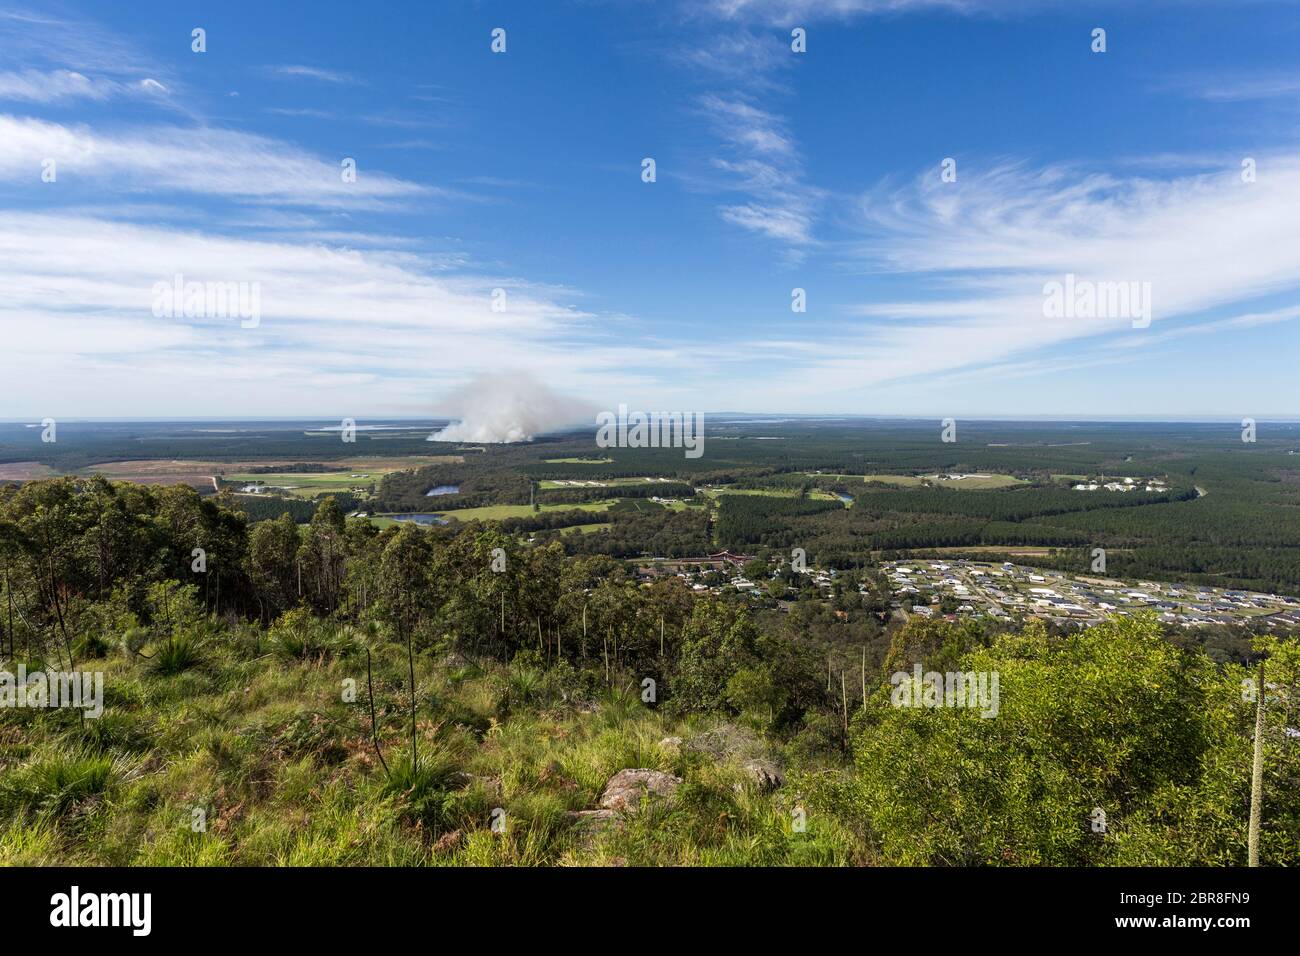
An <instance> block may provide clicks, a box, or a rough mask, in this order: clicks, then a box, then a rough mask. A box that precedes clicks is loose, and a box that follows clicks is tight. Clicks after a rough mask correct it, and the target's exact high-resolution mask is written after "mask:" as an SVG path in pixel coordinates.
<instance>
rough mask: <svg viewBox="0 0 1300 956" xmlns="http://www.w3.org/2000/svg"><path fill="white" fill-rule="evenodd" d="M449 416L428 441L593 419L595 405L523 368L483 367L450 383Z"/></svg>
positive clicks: (505, 438)
mask: <svg viewBox="0 0 1300 956" xmlns="http://www.w3.org/2000/svg"><path fill="white" fill-rule="evenodd" d="M442 406H443V409H444V410H445V411H446V412H447V414H448V415H450V416H451V417H452V418H457V419H459V421H456V422H453V423H452V424H450V425H448V426H447V427H446V428H444V429H442V430H441V431H437V432H434V433H433V434H432V435H430V436H429V439H428V440H429V441H459V442H477V443H492V444H500V443H503V442H517V441H532V439H533V438H534V437H535V436H537V435H542V434H545V433H546V432H552V431H557V430H558V429H561V428H565V427H567V426H570V425H577V424H579V423H582V422H584V421H585V422H588V423H590V422H591V421H593V420H594V415H595V408H594V407H592V406H590V405H589V404H588V403H586V402H583V401H580V400H578V399H576V398H571V397H570V396H568V395H561V394H560V393H559V392H557V391H555V390H554V389H553V388H551V387H550V386H549V385H545V384H543V383H542V382H540V381H538V380H537V379H536V378H534V377H533V376H532V375H530V374H528V373H527V372H491V373H484V374H481V375H479V376H477V377H476V378H474V379H473V380H472V381H470V382H468V383H467V384H465V385H462V386H460V387H458V388H455V389H452V390H451V391H450V392H448V393H447V395H446V396H444V398H443V400H442Z"/></svg>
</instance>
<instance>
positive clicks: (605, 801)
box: [600, 769, 682, 813]
mask: <svg viewBox="0 0 1300 956" xmlns="http://www.w3.org/2000/svg"><path fill="white" fill-rule="evenodd" d="M681 784H682V778H681V777H674V776H673V775H672V774H670V773H664V772H663V771H662V770H641V769H634V770H620V771H619V772H618V773H616V774H614V776H612V777H610V779H609V783H607V784H605V792H604V794H602V795H601V798H600V806H601V809H603V810H622V811H623V812H625V813H635V812H636V811H637V810H638V809H639V808H640V806H641V800H642V798H643V797H644V796H645V795H646V794H653V795H654V797H656V798H660V799H663V800H669V801H671V800H672V798H673V794H674V792H675V791H676V790H677V788H678V787H679V786H681Z"/></svg>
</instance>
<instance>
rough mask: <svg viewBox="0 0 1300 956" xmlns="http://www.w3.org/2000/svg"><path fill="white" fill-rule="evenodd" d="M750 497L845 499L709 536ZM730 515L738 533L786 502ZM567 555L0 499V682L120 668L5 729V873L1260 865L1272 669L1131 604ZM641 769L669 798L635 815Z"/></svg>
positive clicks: (85, 501) (1270, 814) (0, 844)
mask: <svg viewBox="0 0 1300 956" xmlns="http://www.w3.org/2000/svg"><path fill="white" fill-rule="evenodd" d="M972 493H973V492H972ZM741 497H746V498H749V499H750V500H754V501H759V502H762V503H763V504H764V505H767V504H768V503H770V502H773V501H777V502H784V503H783V504H781V505H779V506H778V508H779V509H793V511H787V512H786V513H787V514H791V513H794V512H798V511H800V510H801V509H805V508H811V506H812V505H813V504H819V505H820V504H827V505H830V506H833V507H837V508H838V507H839V506H838V504H837V503H834V502H815V501H813V500H800V499H797V498H791V499H783V498H775V497H766V496H728V497H725V498H724V505H723V510H722V511H721V515H726V513H727V510H728V509H729V508H730V507H731V501H730V499H731V498H741ZM1201 500H1205V499H1201ZM1188 504H1195V502H1188ZM1171 506H1172V505H1160V506H1152V507H1171ZM738 508H739V510H737V511H736V512H735V515H736V518H737V521H738V527H739V528H740V529H741V533H747V532H744V530H743V529H744V528H745V527H747V525H746V524H745V522H748V521H749V520H750V516H751V515H755V516H758V518H760V519H761V518H762V517H763V516H764V515H770V514H771V513H772V512H770V511H768V510H767V509H766V508H764V507H760V506H759V505H753V506H750V505H742V506H738ZM1120 510H1123V511H1126V512H1131V511H1135V510H1136V511H1142V510H1147V509H1142V508H1138V509H1133V508H1125V509H1120ZM856 511H857V506H856V505H855V507H854V508H853V509H848V510H844V509H840V510H838V511H830V510H821V509H820V508H819V509H816V510H815V511H814V513H811V514H796V515H795V516H796V518H797V519H798V520H820V519H823V518H825V517H827V516H829V515H839V516H843V515H847V514H852V513H854V512H856ZM721 515H720V517H719V521H721V520H722V519H721ZM652 517H654V516H653V515H648V514H641V513H639V512H637V513H628V515H627V520H629V521H642V520H646V521H649V520H651V519H652ZM659 517H661V518H663V519H665V520H667V521H669V522H677V521H682V522H694V523H695V525H698V524H700V523H701V522H703V523H707V521H708V520H709V512H707V511H706V510H705V509H702V508H701V509H688V510H686V511H679V512H669V511H665V512H664V513H663V514H662V515H660V516H659ZM615 527H616V528H617V527H618V524H617V523H616V524H615ZM682 533H683V534H688V532H687V531H686V530H685V529H683V532H682ZM596 537H598V535H594V534H593V535H583V536H580V537H579V536H577V535H574V536H572V540H581V541H587V540H590V539H594V538H596ZM570 540H571V538H570V537H565V538H564V539H562V541H560V540H556V541H538V542H536V543H535V544H534V545H533V546H531V547H528V546H526V545H524V544H522V543H521V542H520V540H519V539H518V537H516V536H514V535H511V534H508V533H506V532H505V531H504V529H502V528H493V527H485V526H481V525H476V524H470V525H466V526H464V527H458V528H430V529H422V528H417V527H414V526H411V525H409V524H408V525H405V526H402V527H400V528H386V529H384V530H382V531H381V530H378V529H377V528H376V527H375V526H374V525H373V524H371V523H370V522H368V521H364V520H359V519H352V520H348V519H346V518H345V517H344V514H343V511H342V509H340V508H339V507H338V505H337V503H336V502H335V501H333V500H332V499H329V498H326V499H324V500H323V501H321V502H319V503H317V505H316V510H315V512H314V513H313V515H312V516H311V518H310V520H309V521H307V522H306V523H303V524H301V525H300V524H299V523H298V522H296V521H295V520H294V519H293V518H292V517H290V516H287V515H286V516H282V517H278V518H268V519H265V520H261V521H257V522H252V523H250V521H249V519H248V517H247V516H246V515H245V513H244V512H243V511H241V510H238V509H237V508H236V507H235V506H234V501H233V500H232V499H231V498H229V497H228V496H225V495H209V496H206V497H201V496H200V495H198V494H197V493H196V492H195V491H194V490H193V489H190V488H188V487H185V486H175V487H147V486H141V485H134V484H129V483H112V482H109V481H106V480H104V479H102V478H90V479H79V478H64V479H57V480H48V481H31V482H27V483H25V484H23V485H22V486H21V487H19V486H15V485H6V486H2V487H0V582H3V584H2V587H3V593H2V594H0V623H2V624H3V631H2V632H0V656H3V659H4V660H5V661H6V664H5V669H7V670H9V671H11V672H12V671H14V670H16V669H17V668H18V667H19V666H21V667H23V668H25V669H26V670H27V672H28V673H32V672H35V671H36V670H39V669H40V668H42V667H48V668H50V669H53V670H56V671H64V670H70V669H76V670H80V671H86V672H92V671H93V672H100V673H102V674H103V681H104V682H103V691H104V701H103V702H104V710H103V714H102V716H99V717H98V718H87V717H84V716H83V715H82V714H80V713H79V712H78V711H76V710H71V709H67V708H58V709H41V708H32V707H26V708H23V707H4V708H0V863H11V864H12V863H19V864H23V863H121V864H146V863H154V864H158V863H163V864H173V863H185V864H231V863H234V864H241V863H242V864H258V865H293V864H315V863H335V864H341V863H369V864H393V863H397V864H575V863H577V864H589V863H598V864H609V863H627V864H633V865H636V864H828V865H835V864H862V865H887V864H932V865H954V864H1003V865H1032V864H1048V865H1069V864H1079V865H1094V864H1097V865H1106V864H1157V865H1163V864H1175V863H1177V864H1241V863H1244V862H1245V858H1246V821H1247V817H1248V807H1249V792H1250V763H1251V752H1252V732H1253V727H1254V720H1255V710H1256V708H1255V705H1254V704H1253V703H1252V702H1251V700H1252V698H1251V696H1250V695H1249V694H1248V693H1247V692H1246V691H1247V688H1248V687H1249V686H1251V685H1250V684H1249V681H1250V680H1252V679H1253V677H1254V675H1255V673H1256V672H1255V670H1254V669H1253V667H1246V666H1242V665H1238V664H1235V663H1220V662H1216V661H1215V660H1213V659H1211V658H1210V657H1209V656H1207V655H1206V654H1205V653H1203V652H1202V651H1201V650H1200V649H1198V648H1197V647H1195V646H1183V645H1179V644H1175V643H1171V642H1170V641H1169V640H1167V639H1166V638H1165V637H1164V636H1163V635H1162V633H1161V629H1160V627H1159V626H1158V625H1157V624H1156V623H1155V621H1154V620H1151V619H1148V618H1144V617H1140V616H1139V617H1133V618H1128V619H1123V620H1116V621H1113V622H1110V623H1107V624H1104V625H1099V626H1094V627H1091V628H1089V629H1087V630H1083V631H1075V632H1071V633H1069V634H1053V633H1049V632H1048V631H1046V630H1044V629H1043V628H1042V627H1041V626H1040V625H1037V624H1034V625H1030V626H1027V627H1025V628H1023V629H1016V628H1013V627H1010V626H1008V625H1003V626H1001V627H997V626H994V625H993V624H991V623H988V622H983V623H980V622H973V621H968V622H965V623H961V624H948V623H944V622H927V621H920V620H914V621H912V622H910V623H908V624H907V625H906V626H899V625H898V624H897V623H890V624H883V623H882V622H881V621H880V620H879V618H878V616H877V615H876V614H875V613H873V608H872V607H869V606H865V605H864V602H862V601H861V600H860V599H858V598H857V597H856V596H855V597H854V598H853V601H849V599H848V597H847V596H845V597H843V598H842V599H841V597H838V596H837V597H836V599H835V601H834V602H832V606H830V607H828V606H825V605H823V604H809V605H808V606H807V607H804V606H802V605H801V606H799V607H798V608H796V610H794V611H792V612H790V613H789V614H782V613H778V612H774V611H763V612H756V611H754V610H751V609H750V608H749V607H748V606H747V605H745V604H744V603H743V602H739V601H737V600H733V599H730V598H727V597H725V596H710V595H707V594H704V595H697V594H695V593H693V592H691V591H690V590H689V589H688V588H687V587H686V586H684V585H683V584H682V583H681V582H680V581H678V580H676V579H671V578H669V579H662V580H658V581H656V582H654V583H653V584H648V583H640V582H638V581H637V580H636V578H635V577H633V576H632V574H631V573H630V569H629V568H628V567H627V566H625V565H624V564H622V563H621V562H618V561H616V560H614V559H612V558H610V557H609V556H607V555H603V554H593V555H575V554H569V553H566V549H565V547H564V543H567V542H569V541H570ZM867 580H870V579H869V578H868V579H867ZM873 593H877V592H875V591H874V590H873ZM871 603H872V602H866V604H871ZM877 606H878V605H877ZM841 607H842V608H844V610H842V611H840V610H839V608H841ZM841 615H842V616H841ZM1256 654H1257V656H1259V657H1263V658H1266V662H1265V667H1266V668H1267V670H1266V674H1267V676H1266V682H1267V683H1266V686H1265V691H1264V692H1265V700H1266V708H1265V714H1266V721H1265V734H1264V737H1263V738H1262V741H1263V748H1264V765H1265V780H1264V792H1265V801H1264V813H1263V825H1262V835H1261V857H1262V859H1263V862H1265V863H1266V864H1272V865H1295V864H1296V863H1297V862H1300V787H1297V786H1296V783H1297V779H1298V778H1300V748H1297V747H1296V745H1295V738H1294V736H1293V729H1294V728H1296V726H1297V724H1300V713H1298V712H1297V703H1298V702H1300V698H1298V697H1297V694H1298V693H1300V652H1298V651H1297V648H1296V646H1295V644H1294V643H1293V642H1289V641H1284V640H1279V639H1276V638H1259V639H1258V640H1257V643H1256ZM914 666H919V667H920V669H921V671H923V672H930V671H933V672H937V673H941V674H952V673H954V672H955V673H958V674H970V675H971V676H972V679H973V678H974V677H976V676H978V675H982V676H980V679H981V680H984V679H985V678H991V677H992V676H993V675H996V677H997V680H998V684H997V686H998V688H999V690H998V697H997V699H996V707H995V708H994V709H995V710H996V715H995V716H981V713H980V711H979V710H977V709H974V708H969V707H962V706H928V705H926V706H920V705H916V706H900V704H899V699H898V692H899V688H900V687H902V686H903V685H904V684H905V685H906V686H907V687H908V688H910V689H913V690H915V691H916V692H917V694H918V698H917V700H918V701H919V700H920V696H919V695H920V694H921V693H922V690H923V683H924V682H921V681H916V682H913V680H912V678H910V677H908V675H909V674H912V673H913V668H914ZM900 674H901V675H903V678H904V680H903V684H900V683H899V681H898V675H900ZM1243 682H1245V683H1243ZM949 703H952V701H951V700H950V701H949ZM986 703H987V702H986ZM986 710H987V708H986ZM1288 728H1292V730H1288ZM626 771H636V773H638V774H641V775H642V776H641V777H640V778H639V779H649V780H652V781H653V786H652V787H651V789H652V790H653V791H654V793H655V794H658V796H657V798H656V797H653V796H647V797H646V798H645V801H644V802H638V801H637V800H633V801H632V802H631V804H626V803H620V804H617V808H612V807H611V805H609V804H608V801H609V800H610V793H611V792H612V789H611V788H612V787H613V785H614V783H615V782H616V781H618V780H619V779H626V775H625V774H624V772H626ZM620 774H624V776H623V777H620ZM602 801H605V802H606V804H607V805H604V806H602V805H600V804H601V803H602ZM638 810H639V812H638ZM1099 813H1100V816H1099ZM200 818H201V819H202V820H203V821H204V825H203V826H202V827H199V826H196V825H195V820H197V819H200ZM1099 819H1104V821H1105V822H1104V825H1103V826H1101V827H1100V828H1099V827H1098V824H1097V821H1098V820H1099Z"/></svg>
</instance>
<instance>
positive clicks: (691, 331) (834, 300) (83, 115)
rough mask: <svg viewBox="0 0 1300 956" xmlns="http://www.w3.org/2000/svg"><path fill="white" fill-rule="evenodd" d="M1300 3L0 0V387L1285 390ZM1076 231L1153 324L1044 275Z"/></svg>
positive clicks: (1292, 359)
mask: <svg viewBox="0 0 1300 956" xmlns="http://www.w3.org/2000/svg"><path fill="white" fill-rule="evenodd" d="M1135 8H1136V9H1135ZM1298 14H1300V10H1298V9H1297V5H1296V4H1294V3H1289V2H1287V3H1284V2H1252V0H1237V2H1231V3H1216V2H1209V0H1206V2H1159V0H1155V2H1151V3H1143V4H1141V5H1138V4H1133V3H1092V4H1085V3H1066V2H1054V0H1037V2H1034V0H1025V2H1017V0H965V2H951V3H933V2H913V0H888V2H876V0H829V2H821V3H812V2H794V3H776V2H769V0H696V2H692V3H675V2H672V0H664V2H657V3H650V2H636V0H607V2H595V0H589V2H575V3H565V2H552V3H545V4H542V3H535V2H521V3H459V2H454V0H453V2H447V3H438V4H430V3H400V2H388V3H385V2H376V3H372V4H368V5H356V4H352V3H332V2H327V0H318V2H313V3H293V4H290V3H275V4H269V3H243V2H229V3H223V4H220V5H213V4H197V3H185V2H176V0H169V2H165V3H164V2H160V3H152V2H133V3H131V4H115V3H114V4H110V3H53V4H50V3H41V4H39V5H35V4H33V5H30V6H24V5H21V4H18V5H10V4H9V3H8V2H7V0H0V329H2V330H3V332H2V334H3V338H4V342H5V348H4V350H3V351H2V352H0V381H2V382H3V384H0V417H24V416H27V417H44V416H46V415H51V416H55V417H74V416H85V415H95V416H107V415H120V416H132V417H152V416H158V417H164V416H178V415H232V416H236V415H284V416H313V417H323V418H324V417H334V416H352V417H356V418H364V417H367V416H392V415H412V416H428V415H433V414H437V413H441V412H446V411H455V410H456V409H450V408H448V407H447V401H448V399H447V396H448V395H449V393H452V392H456V390H457V389H458V387H460V386H463V385H464V384H465V383H466V382H467V381H468V382H470V383H471V384H470V393H472V392H473V391H474V390H475V389H493V390H506V391H509V390H510V389H511V388H512V384H511V383H518V382H528V381H533V382H537V383H541V384H540V385H538V386H530V387H529V388H543V387H548V388H551V389H555V390H558V391H559V392H561V393H563V394H564V395H568V396H574V397H575V398H577V399H580V400H582V401H583V402H585V403H587V404H589V405H594V406H595V407H598V408H611V409H612V408H614V407H616V406H617V405H618V404H619V403H625V404H628V405H630V406H632V407H634V408H636V407H642V408H660V409H669V408H672V409H686V410H700V409H702V410H721V409H727V410H738V411H790V412H835V413H844V412H853V413H861V414H879V415H925V416H928V415H935V416H954V417H957V418H962V417H967V418H970V417H981V416H987V415H1011V416H1015V415H1062V416H1070V417H1089V418H1098V417H1127V416H1137V417H1209V416H1214V417H1220V416H1224V417H1229V418H1234V417H1240V416H1252V417H1256V418H1268V417H1282V416H1287V417H1293V416H1295V415H1297V413H1300V401H1298V400H1297V394H1298V392H1297V387H1296V384H1295V382H1296V356H1297V355H1298V354H1300V350H1298V349H1297V346H1300V331H1298V330H1300V321H1298V320H1300V298H1298V297H1297V295H1296V293H1297V290H1298V289H1300V215H1297V211H1298V210H1300V137H1298V136H1297V133H1298V132H1300V15H1298ZM196 27H201V28H203V29H204V30H205V31H206V45H207V50H206V52H203V53H195V52H193V51H192V49H191V45H192V39H191V31H192V30H193V29H194V28H196ZM498 27H499V28H503V29H505V31H506V51H505V52H504V53H501V54H494V53H493V52H492V51H491V49H490V44H491V31H492V30H493V29H494V28H498ZM794 27H801V28H803V29H805V30H806V31H807V52H805V53H801V54H797V53H794V52H792V50H791V48H790V31H791V29H792V28H794ZM1097 27H1101V28H1104V29H1105V30H1106V52H1104V53H1094V52H1093V51H1092V49H1091V45H1092V42H1093V40H1092V35H1091V34H1092V31H1093V29H1094V28H1097ZM645 157H653V158H654V160H655V163H656V172H657V180H656V181H655V182H653V183H645V182H643V181H642V179H641V163H642V160H643V159H644V158H645ZM949 157H951V158H953V159H955V160H956V171H957V176H956V181H954V182H944V181H943V180H942V178H941V175H940V164H941V162H942V161H943V160H944V159H945V158H949ZM345 158H352V159H354V160H355V161H356V164H357V176H356V181H355V182H350V183H345V182H343V181H342V176H341V174H340V164H341V162H342V161H343V160H344V159H345ZM1247 158H1249V159H1253V160H1254V161H1255V170H1256V176H1255V179H1254V181H1253V182H1243V178H1242V162H1243V160H1244V159H1247ZM49 160H53V162H54V167H53V168H54V170H55V176H54V181H52V182H47V181H43V178H42V170H43V169H44V168H45V167H44V165H43V164H45V163H47V161H49ZM1067 274H1074V275H1076V276H1078V277H1079V279H1081V280H1083V281H1091V282H1118V281H1123V282H1137V283H1149V288H1150V295H1151V321H1150V323H1149V325H1147V326H1145V327H1135V323H1134V322H1133V321H1131V319H1130V317H1128V316H1127V315H1121V316H1110V317H1105V316H1102V317H1070V318H1060V317H1048V316H1046V315H1045V314H1044V310H1043V299H1044V295H1043V288H1044V284H1045V283H1048V282H1052V281H1057V280H1062V279H1064V277H1065V275H1067ZM177 275H181V276H183V277H184V280H185V281H187V282H188V281H199V282H212V283H247V284H248V287H249V288H252V287H254V286H255V287H256V288H257V290H258V297H259V298H258V301H259V313H260V314H259V320H258V323H257V324H256V326H255V327H251V328H245V327H243V326H244V325H245V324H247V323H243V322H241V321H240V318H239V317H238V316H235V317H233V318H232V317H231V316H229V315H224V314H200V315H191V316H185V315H162V316H160V315H158V314H155V311H156V310H155V309H154V304H155V303H154V287H155V284H157V283H159V282H163V283H167V284H170V283H171V282H172V281H173V279H174V277H175V276H177ZM796 287H798V288H803V289H805V290H806V294H807V301H808V308H807V312H806V313H793V312H792V311H791V308H790V303H791V290H792V289H794V288H796ZM494 289H502V290H504V291H505V307H504V310H503V311H494V310H493V298H492V294H493V290H494ZM485 372H495V373H497V374H495V375H494V376H493V377H491V378H488V379H478V378H476V376H478V375H480V374H481V373H485ZM456 394H460V395H463V394H465V392H464V390H463V389H461V390H460V391H459V392H456ZM532 394H533V393H532V392H531V391H529V390H528V389H525V390H524V392H523V396H524V398H525V400H531V398H530V396H531V395H532ZM561 404H562V403H561Z"/></svg>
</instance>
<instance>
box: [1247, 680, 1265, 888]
mask: <svg viewBox="0 0 1300 956" xmlns="http://www.w3.org/2000/svg"><path fill="white" fill-rule="evenodd" d="M1257 679H1258V681H1259V690H1258V692H1257V693H1256V697H1255V759H1254V762H1253V764H1252V766H1251V769H1250V828H1249V830H1247V833H1246V847H1247V849H1246V853H1247V857H1248V862H1247V865H1248V866H1259V821H1260V817H1261V816H1262V815H1263V806H1262V804H1263V800H1264V698H1265V696H1266V695H1267V692H1266V690H1265V687H1264V662H1263V661H1262V660H1261V661H1260V662H1259V677H1258V678H1257Z"/></svg>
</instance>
